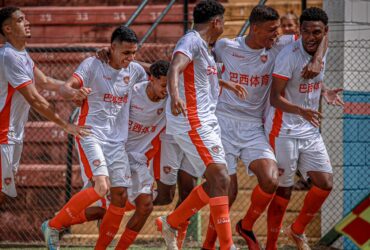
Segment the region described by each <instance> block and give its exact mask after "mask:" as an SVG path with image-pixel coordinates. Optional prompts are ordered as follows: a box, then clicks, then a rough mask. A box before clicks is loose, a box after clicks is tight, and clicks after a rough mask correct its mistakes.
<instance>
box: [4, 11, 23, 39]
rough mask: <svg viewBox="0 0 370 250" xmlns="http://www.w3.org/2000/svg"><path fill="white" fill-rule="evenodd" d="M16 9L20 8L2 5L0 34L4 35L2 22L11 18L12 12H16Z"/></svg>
mask: <svg viewBox="0 0 370 250" xmlns="http://www.w3.org/2000/svg"><path fill="white" fill-rule="evenodd" d="M17 10H20V8H18V7H15V6H8V7H4V8H2V9H1V10H0V34H1V35H3V36H5V34H4V31H3V24H4V22H5V21H6V20H8V19H9V18H11V16H12V14H13V13H14V12H16V11H17Z"/></svg>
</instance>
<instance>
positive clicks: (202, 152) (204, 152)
mask: <svg viewBox="0 0 370 250" xmlns="http://www.w3.org/2000/svg"><path fill="white" fill-rule="evenodd" d="M188 134H189V137H190V139H191V141H192V142H193V145H194V146H195V148H196V149H197V152H198V154H199V156H200V158H201V159H202V161H203V162H204V165H205V166H206V167H207V166H208V165H209V164H211V163H214V161H213V158H212V155H211V154H210V153H209V151H208V148H207V147H206V146H205V145H204V142H203V140H202V138H200V136H199V134H198V132H197V131H196V130H195V129H193V130H190V131H189V132H188Z"/></svg>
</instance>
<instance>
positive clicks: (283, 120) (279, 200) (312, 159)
mask: <svg viewBox="0 0 370 250" xmlns="http://www.w3.org/2000/svg"><path fill="white" fill-rule="evenodd" d="M327 24H328V17H327V15H326V13H325V12H324V11H323V10H322V9H319V8H309V9H306V10H305V11H304V12H303V13H302V15H301V17H300V31H301V39H299V40H298V41H296V42H294V43H292V44H290V45H289V46H287V47H286V48H284V49H283V50H282V51H281V52H280V54H279V55H278V56H277V58H276V61H275V68H274V70H273V81H272V88H271V95H270V102H271V105H272V106H273V107H271V108H270V109H269V112H268V115H267V119H266V125H265V129H266V132H267V133H268V135H269V140H270V143H271V145H272V147H273V148H274V151H275V154H276V158H277V162H278V165H279V168H281V169H283V172H282V175H281V176H280V177H279V188H278V190H277V192H276V196H275V198H274V201H273V202H272V204H271V205H270V208H271V211H273V213H274V218H275V221H274V223H275V224H276V225H281V221H282V219H283V216H284V213H285V210H286V207H287V204H288V201H289V199H290V196H291V192H292V186H293V184H294V180H293V178H294V175H295V172H296V171H297V170H299V171H300V172H301V174H302V176H303V177H304V178H306V179H307V178H308V177H309V178H310V179H311V182H312V185H313V186H312V188H311V189H310V190H309V191H308V193H307V195H306V197H305V200H304V204H303V207H302V209H301V211H300V213H299V215H298V217H297V218H296V220H295V221H294V222H293V224H292V225H291V226H289V227H288V228H287V229H286V230H285V233H286V234H287V235H288V236H289V237H290V238H291V239H292V240H293V241H294V242H295V244H296V246H297V248H298V249H300V250H303V249H305V250H306V249H310V247H309V246H308V243H307V240H306V238H305V235H304V231H305V228H306V226H307V225H308V224H309V223H310V221H311V220H312V219H313V217H314V216H315V214H316V213H317V211H318V210H319V209H320V208H321V206H322V204H323V203H324V201H325V199H326V198H327V197H328V195H329V193H330V191H331V189H332V186H333V174H332V166H331V164H330V160H329V156H328V153H327V151H326V148H325V145H324V142H323V139H322V137H321V135H320V131H319V126H320V121H321V118H322V115H321V113H320V112H319V111H318V109H319V104H320V95H321V94H322V91H323V78H324V71H325V58H326V56H325V57H324V58H323V63H322V69H321V72H320V74H319V75H317V76H316V77H314V78H313V79H309V80H308V79H304V78H303V77H302V76H301V71H302V69H303V68H304V67H305V65H306V64H307V63H308V62H309V61H310V60H311V59H312V57H313V56H314V54H315V53H316V52H317V50H318V47H319V45H320V43H321V42H322V40H323V39H324V36H325V35H326V34H327V31H328V26H327ZM335 94H336V93H334V95H331V96H332V97H335ZM327 95H328V94H327V93H324V97H325V96H326V97H325V99H327ZM327 100H328V99H327ZM329 102H330V103H333V104H336V103H337V102H338V104H341V100H340V99H335V98H334V99H332V98H329ZM267 249H277V248H276V245H274V246H270V247H268V248H267Z"/></svg>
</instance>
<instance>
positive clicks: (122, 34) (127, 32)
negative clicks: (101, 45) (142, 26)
mask: <svg viewBox="0 0 370 250" xmlns="http://www.w3.org/2000/svg"><path fill="white" fill-rule="evenodd" d="M110 41H111V43H113V42H115V41H118V42H128V43H138V42H139V40H138V39H137V36H136V34H135V32H134V31H133V30H132V29H130V28H128V27H126V26H124V25H121V26H119V27H118V28H116V29H115V30H114V31H113V33H112V37H111V40H110Z"/></svg>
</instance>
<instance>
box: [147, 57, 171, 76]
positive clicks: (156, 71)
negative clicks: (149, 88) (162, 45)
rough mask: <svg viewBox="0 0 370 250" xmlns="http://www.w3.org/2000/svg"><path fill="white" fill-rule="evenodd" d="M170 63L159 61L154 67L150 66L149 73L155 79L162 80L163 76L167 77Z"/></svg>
mask: <svg viewBox="0 0 370 250" xmlns="http://www.w3.org/2000/svg"><path fill="white" fill-rule="evenodd" d="M169 67H170V63H169V62H167V61H164V60H158V61H156V62H155V63H153V64H152V65H150V68H149V72H150V75H152V76H154V77H155V78H160V77H161V76H167V72H168V68H169Z"/></svg>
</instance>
